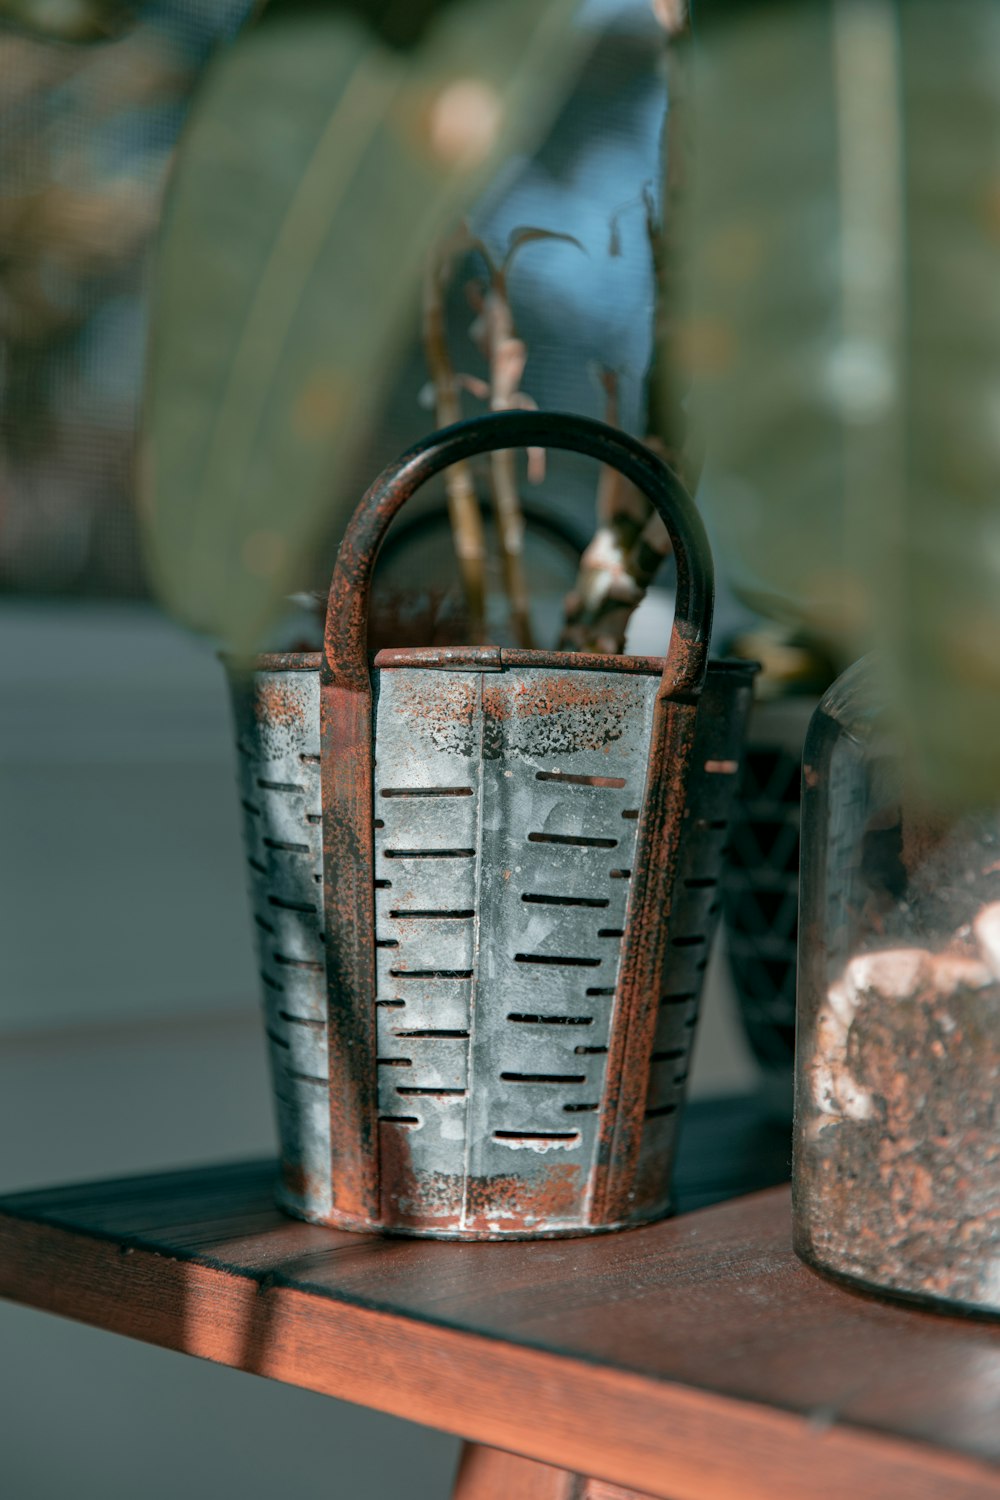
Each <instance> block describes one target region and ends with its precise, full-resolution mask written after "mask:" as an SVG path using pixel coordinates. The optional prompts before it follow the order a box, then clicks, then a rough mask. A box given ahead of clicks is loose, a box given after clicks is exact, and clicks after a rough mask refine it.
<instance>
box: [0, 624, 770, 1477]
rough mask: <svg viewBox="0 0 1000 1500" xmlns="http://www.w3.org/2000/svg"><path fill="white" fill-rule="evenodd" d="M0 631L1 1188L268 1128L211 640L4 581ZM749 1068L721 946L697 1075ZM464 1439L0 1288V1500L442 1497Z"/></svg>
mask: <svg viewBox="0 0 1000 1500" xmlns="http://www.w3.org/2000/svg"><path fill="white" fill-rule="evenodd" d="M0 639H2V640H3V642H4V650H3V653H2V655H0V703H2V704H3V710H2V715H3V717H2V724H0V840H2V844H0V917H2V921H3V931H2V939H0V1190H10V1189H14V1188H20V1187H33V1186H39V1185H42V1184H45V1183H50V1182H57V1181H68V1180H71V1179H78V1180H79V1179H86V1178H90V1177H101V1176H108V1175H113V1174H115V1173H126V1172H133V1171H147V1170H154V1169H156V1168H158V1167H171V1166H178V1165H185V1164H191V1163H196V1162H202V1161H204V1162H207V1161H212V1160H216V1161H217V1160H220V1159H224V1158H227V1157H229V1158H232V1157H239V1156H249V1155H253V1154H259V1153H262V1152H265V1151H269V1150H271V1149H273V1127H272V1122H271V1115H270V1102H269V1098H268V1090H267V1079H266V1071H265V1063H264V1051H263V1046H262V1037H261V1031H260V1028H259V1026H258V1023H257V1015H256V1000H255V993H254V984H255V979H254V967H253V963H252V958H251V949H250V937H249V924H248V921H247V917H246V911H245V904H244V894H243V890H244V888H243V874H242V868H241V854H240V848H239V833H238V824H237V819H236V813H235V796H234V791H233V775H232V765H231V751H230V747H229V740H228V724H227V718H226V704H225V700H224V695H223V691H222V680H221V675H220V672H219V668H218V667H217V665H216V663H215V661H214V659H213V657H212V656H211V653H209V652H208V651H207V650H206V649H205V648H204V647H202V646H200V645H198V644H195V643H193V642H191V641H190V640H188V639H187V638H185V637H184V636H182V635H181V634H180V633H179V632H178V631H176V630H175V629H173V628H172V627H170V626H169V625H166V624H165V623H164V622H162V621H161V620H160V619H159V618H158V617H157V616H156V615H155V614H153V613H152V612H151V611H148V610H145V609H142V608H137V607H130V606H117V607H114V608H104V607H102V608H97V607H95V608H93V609H89V610H81V609H75V610H66V611H59V610H53V609H44V610H43V609H34V610H32V609H29V608H26V607H24V606H12V605H6V606H3V607H0ZM68 646H71V649H67V648H68ZM751 1078H752V1070H751V1067H750V1064H749V1061H748V1058H747V1055H746V1052H745V1049H744V1048H743V1045H742V1042H741V1039H740V1038H739V1035H738V1033H737V1031H736V1029H735V1026H734V1023H733V1019H732V1011H731V1002H730V998H729V996H728V994H727V990H726V985H725V981H724V970H722V969H721V968H720V967H719V966H718V965H716V966H714V967H713V970H712V971H711V973H710V982H709V985H708V992H707V996H706V1003H705V1013H704V1019H703V1024H702V1028H701V1032H700V1037H699V1043H698V1049H697V1053H696V1059H695V1068H694V1073H693V1086H694V1089H695V1090H696V1091H697V1092H698V1093H701V1094H705V1093H713V1092H719V1091H722V1090H725V1089H728V1088H738V1087H742V1086H745V1085H747V1084H748V1083H749V1082H750V1080H751ZM456 1457H457V1444H456V1443H455V1442H454V1441H453V1440H452V1439H450V1438H446V1437H443V1436H441V1435H439V1434H435V1433H432V1432H428V1431H425V1430H422V1429H418V1428H414V1427H411V1426H409V1425H408V1424H406V1423H402V1422H398V1421H394V1420H392V1419H390V1418H387V1417H381V1416H377V1415H374V1414H372V1413H368V1412H364V1411H362V1410H358V1409H355V1408H353V1407H350V1406H348V1405H346V1404H344V1403H341V1402H334V1401H330V1400H327V1399H325V1398H321V1397H317V1396H312V1395H310V1394H308V1393H307V1392H302V1391H296V1390H292V1389H290V1388H286V1387H282V1386H277V1385H274V1384H271V1383H269V1382H266V1381H263V1380H258V1379H255V1378H254V1377H251V1376H244V1375H238V1374H235V1373H234V1372H232V1371H229V1370H223V1369H216V1368H214V1367H212V1366H209V1365H205V1364H198V1363H196V1362H195V1361H193V1360H190V1359H186V1358H185V1357H183V1356H181V1355H174V1354H169V1353H166V1352H164V1351H162V1350H155V1349H150V1348H146V1347H144V1346H142V1345H139V1344H131V1343H126V1342H125V1341H124V1340H120V1339H116V1338H113V1337H111V1336H109V1335H105V1334H101V1333H98V1332H95V1331H94V1330H91V1329H87V1328H83V1327H78V1326H76V1325H74V1324H71V1323H68V1322H62V1321H59V1320H56V1319H54V1318H50V1317H47V1316H44V1315H42V1314H38V1313H34V1312H30V1311H26V1310H24V1309H21V1308H16V1307H9V1306H0V1496H2V1497H3V1500H62V1497H63V1496H69V1495H73V1497H74V1500H90V1497H94V1500H97V1497H101V1500H134V1497H136V1496H142V1497H143V1500H167V1497H168V1496H169V1497H175V1496H177V1495H179V1494H183V1495H185V1496H186V1497H188V1500H202V1497H205V1500H208V1497H209V1496H211V1497H213V1500H215V1497H217V1496H219V1495H224V1496H228V1495H239V1496H240V1497H241V1500H265V1497H267V1500H273V1497H274V1495H275V1494H280V1493H282V1492H287V1493H302V1494H306V1493H309V1494H317V1495H322V1496H323V1497H324V1500H327V1497H329V1500H369V1497H370V1500H376V1497H379V1500H381V1497H386V1496H389V1495H393V1494H401V1493H405V1494H406V1495H407V1496H408V1500H439V1497H443V1496H445V1495H447V1493H448V1488H449V1485H450V1479H451V1474H452V1472H453V1470H454V1465H455V1462H456ZM512 1500H513V1497H512Z"/></svg>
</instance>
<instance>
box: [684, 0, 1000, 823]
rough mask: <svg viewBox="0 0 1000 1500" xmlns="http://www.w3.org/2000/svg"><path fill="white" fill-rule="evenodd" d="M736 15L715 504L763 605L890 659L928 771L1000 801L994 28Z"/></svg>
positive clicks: (707, 72)
mask: <svg viewBox="0 0 1000 1500" xmlns="http://www.w3.org/2000/svg"><path fill="white" fill-rule="evenodd" d="M739 10H740V8H739V7H736V8H735V12H736V15H735V19H733V20H731V21H729V22H728V23H726V24H725V25H723V24H722V23H720V24H719V26H718V28H717V29H715V30H714V31H710V32H708V33H707V34H706V36H705V38H704V45H703V48H702V50H701V59H700V64H699V72H700V78H699V83H700V89H699V131H700V134H699V177H700V185H699V188H698V194H697V196H698V207H697V212H696V214H695V216H694V218H695V221H696V224H697V241H696V245H695V253H696V256H697V272H696V275H697V278H698V280H699V283H700V294H699V298H698V311H697V315H696V317H695V319H694V321H693V323H692V326H691V329H690V331H689V337H688V340H687V343H688V346H689V348H690V351H691V360H692V367H693V373H694V376H695V386H696V396H695V405H696V406H697V407H698V409H699V412H700V416H701V421H702V424H703V427H704V430H705V435H706V436H707V439H708V445H709V454H710V457H709V467H708V472H707V475H706V479H707V483H706V488H705V495H706V503H707V504H708V505H709V507H710V508H711V509H713V510H714V511H715V513H716V517H717V522H718V525H717V531H718V535H719V538H720V540H721V544H722V548H723V550H724V551H726V552H727V554H728V557H729V561H730V564H731V567H732V570H733V572H734V574H735V576H736V578H737V579H738V581H739V583H740V585H741V587H742V589H743V590H744V592H745V594H746V595H747V596H748V597H750V598H751V599H752V600H753V601H754V602H756V603H757V604H758V605H759V606H761V607H762V608H764V609H765V610H766V611H768V612H771V613H774V614H777V615H779V616H784V617H786V618H790V619H794V620H799V621H804V622H806V623H807V624H808V625H809V626H811V627H812V628H813V629H814V630H816V631H818V632H819V633H820V634H821V635H824V636H826V638H827V639H828V640H830V641H831V642H832V643H833V645H834V646H835V648H836V649H837V651H839V653H840V654H841V655H842V656H844V657H847V658H850V657H851V656H853V655H856V654H858V653H859V652H860V651H861V650H863V649H866V648H868V647H870V646H876V647H877V648H879V650H880V654H881V660H882V662H883V665H884V670H885V675H886V682H887V687H888V689H889V691H890V693H891V696H892V699H893V701H894V703H895V705H896V707H897V710H898V716H899V720H900V724H901V727H902V729H903V731H904V734H905V741H906V744H907V746H908V747H909V748H910V750H911V751H912V752H913V754H914V757H915V760H916V766H917V770H918V772H919V773H920V774H921V775H922V777H923V779H924V780H926V781H929V782H930V784H931V785H932V787H933V789H934V790H935V791H936V792H937V793H938V794H939V795H941V796H944V797H947V798H963V799H973V800H981V799H987V798H989V799H994V800H995V799H996V798H997V797H998V796H1000V756H998V754H997V746H998V744H1000V296H998V294H997V281H998V276H1000V7H998V6H997V5H996V4H995V0H952V3H950V4H949V5H948V6H947V7H942V6H941V5H939V4H937V3H935V0H909V3H908V4H907V5H905V6H898V5H896V4H894V3H892V0H831V3H829V4H827V5H811V6H789V5H772V6H770V7H765V8H763V9H760V8H757V7H754V8H753V10H752V11H750V8H749V7H748V8H747V11H748V12H749V14H747V12H744V13H743V15H740V14H739Z"/></svg>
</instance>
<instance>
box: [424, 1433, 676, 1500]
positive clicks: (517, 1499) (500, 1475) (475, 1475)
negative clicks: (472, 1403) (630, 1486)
mask: <svg viewBox="0 0 1000 1500" xmlns="http://www.w3.org/2000/svg"><path fill="white" fill-rule="evenodd" d="M451 1500H649V1497H648V1496H644V1495H640V1493H639V1491H638V1490H626V1489H623V1488H622V1486H621V1485H618V1484H608V1483H607V1481H606V1480H603V1479H588V1478H587V1476H586V1475H585V1474H571V1473H570V1472H569V1470H568V1469H554V1468H553V1467H552V1466H551V1464H540V1463H537V1462H536V1461H535V1460H534V1459H532V1458H518V1457H517V1455H516V1454H514V1453H501V1452H500V1450H499V1449H498V1448H487V1447H484V1445H483V1444H482V1443H466V1444H465V1447H464V1448H463V1449H462V1461H461V1463H460V1464H459V1467H458V1478H457V1479H456V1480H455V1488H454V1489H453V1490H452V1495H451Z"/></svg>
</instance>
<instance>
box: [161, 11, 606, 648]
mask: <svg viewBox="0 0 1000 1500" xmlns="http://www.w3.org/2000/svg"><path fill="white" fill-rule="evenodd" d="M577 4H578V0H544V3H539V0H504V3H503V5H497V4H496V3H494V0H450V3H448V4H446V5H444V6H440V5H439V6H437V7H432V6H431V5H430V4H429V3H427V0H425V3H423V4H421V5H416V6H412V7H411V6H409V5H402V4H400V3H394V4H391V5H390V4H389V3H388V0H375V3H372V4H370V5H368V6H365V7H361V6H360V5H359V3H358V0H354V3H352V4H351V5H350V6H348V7H346V8H345V7H338V6H333V7H331V6H327V7H315V6H314V7H291V6H287V5H278V6H275V7H274V8H269V9H268V10H267V11H265V12H264V15H263V16H262V18H261V19H260V20H259V21H258V22H257V23H256V24H254V25H253V26H251V27H250V28H248V29H247V30H246V31H244V32H243V34H242V35H241V36H240V37H239V38H238V40H237V41H236V42H235V44H234V45H232V46H231V47H229V48H228V49H226V50H225V51H223V52H222V53H221V54H220V55H219V56H218V58H217V59H216V61H215V63H214V64H213V65H212V66H211V68H210V69H209V72H208V75H207V77H206V80H205V82H204V84H203V86H202V91H201V95H200V98H199V100H198V102H197V104H196V106H195V109H194V111H193V114H192V118H191V121H190V124H189V126H188V129H187V133H186V137H185V139H184V140H183V142H182V146H181V150H180V155H179V159H178V162H177V166H176V172H175V177H174V181H173V186H172V190H171V193H170V196H169V201H168V208H167V214H166V219H165V226H164V234H163V240H162V245H161V249H160V254H159V266H158V272H157V278H156V289H155V299H154V308H153V340H152V351H151V357H150V366H149V382H148V390H147V401H146V415H145V423H144V436H143V451H142V462H141V468H142V513H143V523H144V528H145V535H146V541H147V554H148V558H149V561H150V567H151V571H152V575H153V581H154V584H155V586H156V588H157V590H158V592H159V594H160V596H161V597H162V599H163V600H164V602H165V603H166V604H167V606H168V607H169V608H170V609H171V611H172V612H173V613H174V614H176V615H177V616H179V617H180V618H181V619H182V620H183V621H185V622H186V623H188V624H190V625H192V626H194V627H196V628H198V629H200V630H203V631H207V632H208V633H210V634H211V635H213V636H215V637H216V638H218V639H220V640H222V641H223V642H225V644H226V645H228V646H229V647H230V648H231V649H233V650H235V651H236V652H247V651H250V650H252V649H253V648H254V647H255V646H257V645H259V644H260V643H261V641H262V640H263V639H264V638H265V636H266V632H267V630H268V627H269V626H270V625H271V624H272V623H273V622H274V619H275V617H276V615H277V614H278V613H279V612H280V610H281V608H282V603H283V600H284V597H285V595H286V594H287V593H288V591H289V590H290V589H291V588H293V587H295V585H296V583H297V582H298V580H299V579H300V578H301V576H302V574H303V562H304V559H305V558H307V557H308V555H309V551H310V549H311V548H312V547H314V546H315V545H316V544H317V542H318V541H319V540H320V539H321V538H322V537H323V536H325V535H327V534H329V533H330V532H331V531H335V530H336V529H337V528H338V527H342V526H343V524H344V522H345V521H346V518H347V514H348V513H349V509H350V507H351V505H352V504H353V498H354V497H352V496H349V495H348V494H347V493H346V487H345V484H344V482H343V476H344V475H345V474H346V473H347V472H349V469H350V465H351V463H352V460H354V458H355V456H356V453H357V449H358V445H359V442H360V441H361V440H362V439H363V437H364V435H365V432H366V429H368V428H369V427H370V424H371V423H372V421H373V420H374V419H375V417H376V415H377V412H378V409H379V405H380V400H381V398H382V395H383V394H384V386H385V382H386V380H387V378H388V377H389V374H390V373H391V371H392V369H393V364H394V359H395V357H396V356H397V355H398V353H399V350H400V347H401V344H402V340H403V338H404V337H405V335H406V334H407V333H408V332H409V331H410V330H411V327H412V320H413V317H414V314H415V310H416V308H417V305H418V300H419V298H418V294H419V286H420V281H421V277H422V274H423V266H424V262H425V259H426V256H427V253H428V251H429V249H430V247H431V245H432V244H433V243H434V242H435V240H436V239H437V238H438V237H439V236H440V234H441V232H442V230H443V229H444V228H445V227H446V226H449V225H450V223H451V221H452V220H453V218H454V215H455V213H456V211H457V210H458V209H459V208H460V206H461V205H463V204H464V203H466V202H468V201H469V199H470V197H471V195H473V194H474V192H475V191H476V190H477V189H478V188H480V187H481V186H482V184H483V183H484V181H485V180H487V177H488V173H489V170H490V167H491V166H492V165H495V164H496V162H497V161H498V160H499V159H500V158H501V157H502V156H503V155H504V154H506V153H508V152H510V151H511V150H513V149H523V148H524V147H526V146H527V145H529V144H530V143H531V142H532V141H533V140H534V138H535V136H536V134H537V132H538V131H539V130H540V129H541V128H542V127H543V126H544V124H545V123H546V122H547V120H548V118H549V116H550V115H551V113H552V111H553V110H554V108H555V107H556V105H557V104H558V102H559V100H560V99H561V97H562V96H563V94H564V91H565V89H566V88H567V87H568V86H569V84H570V82H571V80H572V77H573V74H574V69H575V67H576V64H577V60H578V58H579V54H580V51H581V48H582V45H583V42H582V36H581V34H580V33H579V32H578V31H577V30H576V29H575V28H574V26H573V16H574V12H575V11H576V9H577ZM361 9H364V11H365V12H366V14H367V16H368V21H365V20H362V19H361V18H360V16H359V14H358V12H359V10H361ZM432 9H436V10H439V11H440V14H437V15H431V14H430V11H431V10H432ZM416 21H419V23H420V24H419V25H418V24H415V22H416Z"/></svg>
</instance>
